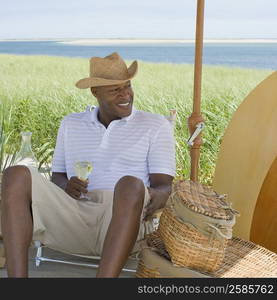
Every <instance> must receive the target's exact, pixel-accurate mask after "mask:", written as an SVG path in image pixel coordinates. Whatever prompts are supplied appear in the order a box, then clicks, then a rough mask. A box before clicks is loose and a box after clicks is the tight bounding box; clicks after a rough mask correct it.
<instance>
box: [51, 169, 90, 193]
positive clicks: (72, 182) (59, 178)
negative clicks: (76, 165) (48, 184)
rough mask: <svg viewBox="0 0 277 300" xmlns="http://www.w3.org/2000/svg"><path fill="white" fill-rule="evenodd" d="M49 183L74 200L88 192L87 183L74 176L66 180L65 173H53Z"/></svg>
mask: <svg viewBox="0 0 277 300" xmlns="http://www.w3.org/2000/svg"><path fill="white" fill-rule="evenodd" d="M51 181H52V182H53V183H55V184H56V185H57V186H58V187H60V188H61V189H63V190H64V191H65V192H66V193H67V194H68V195H69V196H71V197H73V198H75V199H79V198H80V196H81V193H84V194H86V193H87V192H88V190H87V186H88V182H87V181H83V180H80V179H78V177H76V176H72V177H71V178H70V179H69V180H68V179H67V175H66V173H59V172H53V173H52V177H51Z"/></svg>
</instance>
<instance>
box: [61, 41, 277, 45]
mask: <svg viewBox="0 0 277 300" xmlns="http://www.w3.org/2000/svg"><path fill="white" fill-rule="evenodd" d="M194 42H195V40H193V39H183V40H182V39H78V40H63V41H60V42H59V43H62V44H71V45H82V46H86V45H87V46H92V45H124V44H125V45H127V44H128V45H130V44H131V45H132V44H134V45H136V44H187V43H194ZM204 43H277V39H206V40H204Z"/></svg>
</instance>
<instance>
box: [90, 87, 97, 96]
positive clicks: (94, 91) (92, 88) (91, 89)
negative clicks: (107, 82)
mask: <svg viewBox="0 0 277 300" xmlns="http://www.w3.org/2000/svg"><path fill="white" fill-rule="evenodd" d="M90 91H91V93H92V95H93V96H94V97H96V94H97V90H96V88H94V87H91V88H90Z"/></svg>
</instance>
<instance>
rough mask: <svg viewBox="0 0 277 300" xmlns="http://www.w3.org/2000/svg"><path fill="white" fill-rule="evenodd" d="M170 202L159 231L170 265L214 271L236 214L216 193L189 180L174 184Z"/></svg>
mask: <svg viewBox="0 0 277 300" xmlns="http://www.w3.org/2000/svg"><path fill="white" fill-rule="evenodd" d="M169 203H170V205H169V206H168V207H166V208H165V209H164V210H163V213H162V215H161V218H160V223H159V228H158V231H159V234H160V236H161V238H162V240H163V242H164V244H165V247H166V250H167V251H168V253H169V255H170V257H171V260H172V263H173V264H175V265H178V266H183V267H189V268H192V269H197V270H200V271H207V272H214V271H216V270H217V269H218V268H219V267H220V265H221V263H222V261H223V258H224V253H225V249H226V245H227V241H228V239H230V238H232V226H233V225H234V223H235V212H234V211H233V210H232V209H231V208H230V206H228V204H227V203H226V202H225V201H224V200H222V197H221V196H219V195H218V194H217V193H215V192H214V191H212V190H211V189H209V188H207V187H205V186H203V185H201V184H199V183H195V182H192V181H179V182H177V183H176V184H175V186H174V187H173V193H172V195H171V197H170V202H169Z"/></svg>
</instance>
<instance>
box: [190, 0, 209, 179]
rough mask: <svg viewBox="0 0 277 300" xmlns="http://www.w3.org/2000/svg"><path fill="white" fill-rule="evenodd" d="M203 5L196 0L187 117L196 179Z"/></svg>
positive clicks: (192, 176) (200, 125)
mask: <svg viewBox="0 0 277 300" xmlns="http://www.w3.org/2000/svg"><path fill="white" fill-rule="evenodd" d="M204 6H205V0H198V1H197V15H196V37H195V61H194V91H193V111H192V114H191V115H190V117H189V118H188V127H189V131H190V134H191V136H190V138H189V140H188V142H187V143H188V145H189V146H190V157H191V171H190V179H191V180H192V181H198V165H199V156H200V146H201V145H202V139H201V130H202V129H203V128H204V119H203V118H202V115H201V109H200V107H201V105H200V104H201V77H202V52H203V29H204Z"/></svg>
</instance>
